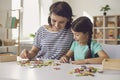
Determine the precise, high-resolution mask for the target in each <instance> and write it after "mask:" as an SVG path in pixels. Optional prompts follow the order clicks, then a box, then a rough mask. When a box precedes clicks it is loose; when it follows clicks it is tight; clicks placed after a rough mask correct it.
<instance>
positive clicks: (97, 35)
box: [93, 15, 120, 44]
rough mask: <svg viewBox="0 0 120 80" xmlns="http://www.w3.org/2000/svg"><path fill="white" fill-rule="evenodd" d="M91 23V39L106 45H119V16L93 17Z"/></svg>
mask: <svg viewBox="0 0 120 80" xmlns="http://www.w3.org/2000/svg"><path fill="white" fill-rule="evenodd" d="M93 21H94V26H93V39H95V40H97V41H98V42H99V41H101V43H106V44H119V43H120V40H118V39H120V15H108V16H94V17H93ZM112 42H113V43H112Z"/></svg>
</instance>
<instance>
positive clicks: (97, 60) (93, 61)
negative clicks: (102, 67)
mask: <svg viewBox="0 0 120 80" xmlns="http://www.w3.org/2000/svg"><path fill="white" fill-rule="evenodd" d="M97 54H98V56H99V57H97V58H87V59H84V60H76V61H72V63H73V64H101V63H102V61H103V59H105V58H109V56H108V55H107V54H106V53H105V52H104V51H103V50H102V51H99V52H98V53H97Z"/></svg>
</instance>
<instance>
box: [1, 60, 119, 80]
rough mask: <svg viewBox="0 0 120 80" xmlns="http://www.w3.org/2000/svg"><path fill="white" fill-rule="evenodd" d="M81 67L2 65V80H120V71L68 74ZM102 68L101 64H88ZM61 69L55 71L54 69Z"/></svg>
mask: <svg viewBox="0 0 120 80" xmlns="http://www.w3.org/2000/svg"><path fill="white" fill-rule="evenodd" d="M80 66H81V65H73V64H68V63H62V64H61V65H60V66H44V67H41V68H30V67H28V66H26V67H23V66H20V65H18V64H17V62H2V63H0V80H120V71H111V70H105V71H104V72H103V73H95V76H94V77H93V76H79V77H78V76H75V75H74V74H68V72H70V71H71V70H72V69H75V68H79V67H80ZM86 66H93V67H96V68H99V69H100V68H102V65H101V64H87V65H86ZM56 67H58V68H60V70H55V69H54V68H56Z"/></svg>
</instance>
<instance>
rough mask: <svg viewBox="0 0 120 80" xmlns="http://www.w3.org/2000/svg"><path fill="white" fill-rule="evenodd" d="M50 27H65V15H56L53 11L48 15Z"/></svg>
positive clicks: (57, 28) (66, 20)
mask: <svg viewBox="0 0 120 80" xmlns="http://www.w3.org/2000/svg"><path fill="white" fill-rule="evenodd" d="M50 18H51V24H52V28H53V29H54V30H57V31H59V30H62V29H64V28H65V26H66V23H67V22H68V19H67V18H66V17H62V16H58V15H56V14H54V13H52V14H51V15H50Z"/></svg>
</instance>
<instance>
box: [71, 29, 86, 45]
mask: <svg viewBox="0 0 120 80" xmlns="http://www.w3.org/2000/svg"><path fill="white" fill-rule="evenodd" d="M72 33H73V35H74V39H75V40H76V41H77V42H78V43H80V44H81V43H87V41H88V33H83V32H75V31H73V30H72Z"/></svg>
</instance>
